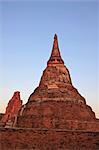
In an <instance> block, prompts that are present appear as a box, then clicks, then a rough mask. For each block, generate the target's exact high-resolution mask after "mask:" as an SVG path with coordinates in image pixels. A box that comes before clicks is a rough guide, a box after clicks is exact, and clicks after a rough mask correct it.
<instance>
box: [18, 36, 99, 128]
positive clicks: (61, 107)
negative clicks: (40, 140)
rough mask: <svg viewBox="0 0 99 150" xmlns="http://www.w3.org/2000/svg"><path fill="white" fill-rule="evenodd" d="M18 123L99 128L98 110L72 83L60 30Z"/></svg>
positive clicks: (41, 126) (35, 126) (43, 126)
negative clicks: (60, 43) (94, 108)
mask: <svg viewBox="0 0 99 150" xmlns="http://www.w3.org/2000/svg"><path fill="white" fill-rule="evenodd" d="M16 127H21V128H48V129H69V130H90V129H91V130H99V121H98V119H96V117H95V113H94V112H93V111H92V109H91V107H90V106H88V105H87V104H86V101H85V99H84V97H82V96H81V95H80V94H79V92H78V91H77V89H76V88H75V87H74V86H73V84H72V81H71V77H70V73H69V71H68V69H67V67H66V66H65V65H64V61H63V59H62V57H61V54H60V50H59V46H58V38H57V35H56V34H55V36H54V42H53V48H52V52H51V56H50V58H49V60H48V62H47V67H46V69H45V70H44V71H43V75H42V77H41V80H40V83H39V86H38V87H37V88H36V89H35V90H34V92H33V93H32V94H31V95H30V97H29V99H28V102H27V103H26V105H25V107H24V108H22V109H21V110H20V111H19V114H18V119H17V123H16Z"/></svg>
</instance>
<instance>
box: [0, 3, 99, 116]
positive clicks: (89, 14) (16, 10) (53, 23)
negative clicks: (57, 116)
mask: <svg viewBox="0 0 99 150" xmlns="http://www.w3.org/2000/svg"><path fill="white" fill-rule="evenodd" d="M0 18H1V19H0V75H1V76H0V112H4V111H5V107H6V105H7V103H8V101H9V99H10V98H11V97H12V95H13V92H14V91H16V90H18V91H20V92H21V98H22V100H23V102H24V103H26V102H27V100H28V97H29V95H30V94H31V93H32V92H33V91H34V89H35V88H36V87H37V86H38V84H39V81H40V77H41V75H42V72H43V70H44V69H45V67H46V64H47V60H48V59H49V57H50V53H51V50H52V43H53V36H54V34H55V33H57V35H58V40H59V47H60V50H61V55H62V58H63V60H64V62H65V65H66V66H67V68H68V69H69V71H70V74H71V78H72V82H73V85H74V86H75V87H76V88H77V89H78V91H79V92H80V93H81V94H82V96H84V97H85V98H86V102H87V104H88V105H90V106H91V107H92V108H93V110H94V111H95V112H96V115H97V116H98V118H99V94H98V93H99V77H98V76H99V61H98V60H99V53H98V51H99V27H98V26H99V3H98V1H89V2H88V1H83V2H79V1H74V2H73V1H70V2H67V1H62V2H60V1H57V2H56V1H49V2H44V1H42V2H40V1H37V2H36V1H18V2H15V1H10V2H7V1H6V2H0Z"/></svg>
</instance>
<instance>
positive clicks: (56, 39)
mask: <svg viewBox="0 0 99 150" xmlns="http://www.w3.org/2000/svg"><path fill="white" fill-rule="evenodd" d="M53 49H59V48H58V38H57V34H55V35H54V43H53Z"/></svg>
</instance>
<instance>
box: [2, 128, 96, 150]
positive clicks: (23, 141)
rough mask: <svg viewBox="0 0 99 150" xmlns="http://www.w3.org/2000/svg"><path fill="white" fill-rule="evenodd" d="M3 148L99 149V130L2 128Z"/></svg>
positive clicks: (49, 149)
mask: <svg viewBox="0 0 99 150" xmlns="http://www.w3.org/2000/svg"><path fill="white" fill-rule="evenodd" d="M0 148H1V150H34V149H35V150H99V132H90V131H66V130H58V129H57V130H55V129H54V130H52V129H51V130H47V129H38V130H37V129H0Z"/></svg>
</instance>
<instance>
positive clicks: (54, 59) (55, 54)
mask: <svg viewBox="0 0 99 150" xmlns="http://www.w3.org/2000/svg"><path fill="white" fill-rule="evenodd" d="M57 64H64V61H63V60H62V58H61V54H60V50H59V47H58V38H57V35H56V34H55V35H54V42H53V48H52V52H51V56H50V59H49V60H48V62H47V65H49V66H50V65H55V66H56V65H57Z"/></svg>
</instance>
